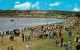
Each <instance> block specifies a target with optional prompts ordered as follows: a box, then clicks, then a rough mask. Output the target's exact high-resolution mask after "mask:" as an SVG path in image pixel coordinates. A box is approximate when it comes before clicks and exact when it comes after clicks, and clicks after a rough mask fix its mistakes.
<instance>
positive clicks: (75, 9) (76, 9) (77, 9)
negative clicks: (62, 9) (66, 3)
mask: <svg viewBox="0 0 80 50" xmlns="http://www.w3.org/2000/svg"><path fill="white" fill-rule="evenodd" d="M72 11H80V9H79V8H77V7H75V8H74V9H73V10H72Z"/></svg>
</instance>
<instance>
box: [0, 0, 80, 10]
mask: <svg viewBox="0 0 80 50" xmlns="http://www.w3.org/2000/svg"><path fill="white" fill-rule="evenodd" d="M0 10H59V11H80V0H0Z"/></svg>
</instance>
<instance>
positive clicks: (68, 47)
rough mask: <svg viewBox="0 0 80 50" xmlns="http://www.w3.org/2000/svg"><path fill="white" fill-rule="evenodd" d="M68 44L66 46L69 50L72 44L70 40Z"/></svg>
mask: <svg viewBox="0 0 80 50" xmlns="http://www.w3.org/2000/svg"><path fill="white" fill-rule="evenodd" d="M68 44H69V46H68V48H69V49H70V50H71V46H72V42H71V40H69V43H68Z"/></svg>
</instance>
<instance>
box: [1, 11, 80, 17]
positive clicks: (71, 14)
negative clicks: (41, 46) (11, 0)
mask: <svg viewBox="0 0 80 50" xmlns="http://www.w3.org/2000/svg"><path fill="white" fill-rule="evenodd" d="M75 16H77V17H79V16H80V12H73V11H72V12H71V11H56V10H48V11H46V10H43V11H42V10H38V11H37V10H0V17H1V18H4V17H7V18H14V17H15V18H18V17H20V18H67V17H75Z"/></svg>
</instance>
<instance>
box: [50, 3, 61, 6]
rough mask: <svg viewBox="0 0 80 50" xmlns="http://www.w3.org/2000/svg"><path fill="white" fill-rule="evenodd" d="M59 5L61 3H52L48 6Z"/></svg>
mask: <svg viewBox="0 0 80 50" xmlns="http://www.w3.org/2000/svg"><path fill="white" fill-rule="evenodd" d="M60 3H61V2H55V3H53V4H49V6H59V4H60Z"/></svg>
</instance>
